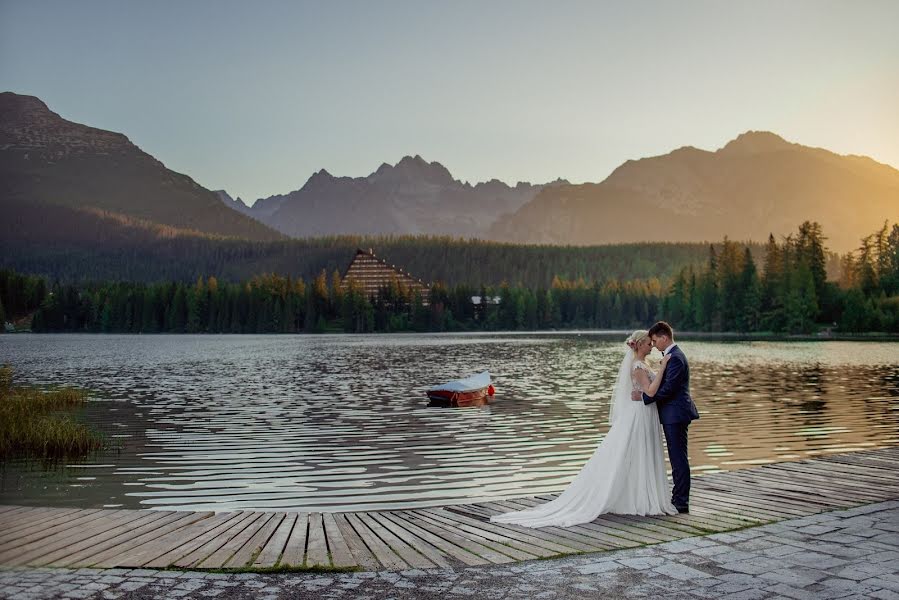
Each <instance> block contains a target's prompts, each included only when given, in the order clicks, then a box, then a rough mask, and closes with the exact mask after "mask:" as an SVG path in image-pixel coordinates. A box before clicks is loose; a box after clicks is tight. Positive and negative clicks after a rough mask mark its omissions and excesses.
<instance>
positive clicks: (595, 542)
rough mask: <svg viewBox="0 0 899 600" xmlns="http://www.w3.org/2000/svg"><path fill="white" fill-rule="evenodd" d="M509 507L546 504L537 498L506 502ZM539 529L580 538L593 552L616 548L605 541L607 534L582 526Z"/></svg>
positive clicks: (521, 508)
mask: <svg viewBox="0 0 899 600" xmlns="http://www.w3.org/2000/svg"><path fill="white" fill-rule="evenodd" d="M506 504H507V505H508V506H511V507H513V508H516V509H517V510H523V509H529V508H533V507H535V506H539V505H540V504H544V502H542V501H540V500H537V499H536V498H516V499H514V500H509V501H507V502H506ZM539 529H545V530H547V531H553V532H556V533H559V532H564V533H565V534H566V535H569V536H572V535H575V536H578V538H580V540H581V541H582V542H583V543H584V544H586V545H588V546H590V547H591V551H593V552H596V551H602V550H611V549H613V548H615V546H614V545H612V544H610V543H608V542H606V541H604V539H603V538H604V536H605V535H606V534H604V533H602V532H598V531H596V530H595V529H592V528H590V527H582V526H581V525H570V526H568V527H557V526H548V527H540V528H539Z"/></svg>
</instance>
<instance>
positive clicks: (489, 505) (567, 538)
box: [470, 502, 607, 552]
mask: <svg viewBox="0 0 899 600" xmlns="http://www.w3.org/2000/svg"><path fill="white" fill-rule="evenodd" d="M470 510H471V511H472V512H474V511H479V512H480V511H483V514H484V516H487V517H489V516H491V515H495V514H502V513H507V512H510V511H512V510H521V507H520V506H515V505H509V504H506V503H504V502H485V503H482V504H480V505H477V506H474V505H471V508H470ZM503 525H505V523H504V524H503ZM527 530H528V531H533V532H538V531H539V532H540V537H546V536H547V535H548V534H550V535H554V536H555V540H556V541H557V542H558V543H562V544H565V545H566V546H569V547H571V548H574V549H575V550H577V551H578V552H597V551H603V550H605V549H606V548H607V546H605V545H603V546H599V545H598V544H594V543H593V540H592V539H589V538H587V539H585V538H584V537H583V536H581V535H579V534H578V533H577V531H576V530H571V529H570V528H567V527H540V528H533V527H528V528H527Z"/></svg>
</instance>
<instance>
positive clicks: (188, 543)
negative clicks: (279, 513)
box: [96, 512, 238, 568]
mask: <svg viewBox="0 0 899 600" xmlns="http://www.w3.org/2000/svg"><path fill="white" fill-rule="evenodd" d="M237 518H238V514H237V513H233V512H226V513H218V514H217V515H215V516H213V517H210V518H208V519H203V520H201V521H198V522H196V523H193V524H191V525H190V526H188V527H185V528H183V529H180V530H177V531H172V532H170V533H167V534H165V535H164V536H162V537H160V538H157V539H156V540H153V542H150V543H147V544H142V545H141V546H139V547H137V548H134V549H132V550H129V551H127V552H120V553H119V554H117V555H116V556H114V557H112V558H110V559H107V560H104V561H103V562H102V563H98V564H97V565H96V566H97V567H98V568H112V567H119V566H126V567H143V566H144V565H148V564H150V563H153V562H154V561H157V560H159V559H161V558H162V557H164V556H169V555H170V554H173V553H175V554H176V556H175V557H172V558H171V559H170V560H168V559H167V560H160V562H161V563H162V564H157V565H156V566H157V568H165V567H168V566H169V565H170V564H171V562H172V561H174V560H175V558H180V557H182V556H184V555H185V554H187V553H189V552H191V551H192V550H193V549H195V548H197V547H199V546H200V545H201V544H203V543H204V542H205V541H206V540H208V539H210V538H211V537H213V536H215V535H217V534H218V533H221V532H222V531H224V530H225V529H227V527H228V525H229V523H231V522H232V521H234V520H235V519H237ZM179 551H180V553H178V552H179Z"/></svg>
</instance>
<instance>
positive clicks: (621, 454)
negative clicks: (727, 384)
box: [490, 330, 677, 527]
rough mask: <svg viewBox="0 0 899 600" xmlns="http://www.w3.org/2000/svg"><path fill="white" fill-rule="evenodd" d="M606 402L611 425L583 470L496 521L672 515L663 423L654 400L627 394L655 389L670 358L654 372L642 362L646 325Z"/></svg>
mask: <svg viewBox="0 0 899 600" xmlns="http://www.w3.org/2000/svg"><path fill="white" fill-rule="evenodd" d="M625 343H626V344H627V347H628V348H627V350H625V356H624V359H623V360H622V361H621V367H620V368H619V370H618V379H617V381H616V382H615V388H614V392H613V393H612V399H611V403H610V407H611V408H610V414H609V421H610V422H611V427H610V429H609V432H608V433H607V434H606V437H605V439H603V440H602V442H600V444H599V447H597V448H596V451H595V452H594V453H593V456H592V457H590V460H588V461H587V464H585V465H584V467H583V469H581V472H580V473H578V474H577V476H576V477H575V478H574V480H573V481H572V482H571V483H570V484H569V485H568V487H567V488H566V489H565V491H564V492H562V493H561V494H560V495H559V497H558V498H556V499H554V500H552V501H550V502H547V503H545V504H541V505H540V506H536V507H534V508H530V509H528V510H522V511H516V512H509V513H505V514H500V515H493V516H492V517H490V520H491V521H493V522H495V523H513V524H516V525H524V526H525V527H546V526H550V525H554V526H560V527H569V526H571V525H577V524H579V523H589V522H590V521H593V520H594V519H596V517H598V516H599V515H601V514H603V513H617V514H622V515H641V516H642V515H659V514H666V515H675V514H677V509H675V508H674V505H673V504H671V491H670V489H669V486H668V479H667V477H666V476H665V458H664V455H663V454H662V428H661V425H660V424H659V412H658V409H657V408H656V405H655V403H652V404H648V405H646V404H643V402H635V401H633V400H631V390H633V389H636V390H641V391H644V392H646V394H647V395H648V396H653V395H655V393H656V391H657V390H658V388H659V384H660V382H661V380H662V373H663V372H664V370H665V365H666V364H667V363H668V358H669V357H667V356H666V357H665V358H663V359H662V364H661V367H660V369H659V373H658V374H656V373H655V372H654V371H653V370H652V369H651V368H650V367H649V365H647V364H646V362H645V359H646V356H647V355H648V354H649V353H650V352H651V351H652V341H651V340H650V338H649V335H648V333H647V332H646V331H644V330H637V331H635V332H634V333H632V334H631V335H630V336H629V337H628V338H627V340H626V342H625Z"/></svg>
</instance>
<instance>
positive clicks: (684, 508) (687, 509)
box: [674, 506, 690, 514]
mask: <svg viewBox="0 0 899 600" xmlns="http://www.w3.org/2000/svg"><path fill="white" fill-rule="evenodd" d="M674 508H676V509H677V512H679V513H680V514H684V513H689V512H690V507H689V506H675V507H674Z"/></svg>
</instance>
